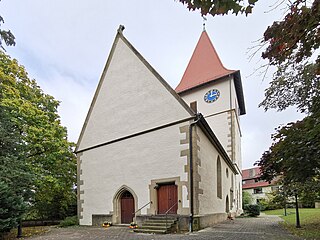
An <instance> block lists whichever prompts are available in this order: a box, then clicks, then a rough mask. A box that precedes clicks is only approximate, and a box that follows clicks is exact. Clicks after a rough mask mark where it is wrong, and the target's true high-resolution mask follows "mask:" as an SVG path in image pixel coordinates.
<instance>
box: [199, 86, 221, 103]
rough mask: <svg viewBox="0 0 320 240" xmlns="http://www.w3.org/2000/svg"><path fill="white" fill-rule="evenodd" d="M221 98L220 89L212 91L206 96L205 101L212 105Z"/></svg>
mask: <svg viewBox="0 0 320 240" xmlns="http://www.w3.org/2000/svg"><path fill="white" fill-rule="evenodd" d="M219 97H220V92H219V90H218V89H211V90H209V91H208V92H206V94H205V95H204V97H203V99H204V101H206V102H207V103H212V102H214V101H217V100H218V98H219Z"/></svg>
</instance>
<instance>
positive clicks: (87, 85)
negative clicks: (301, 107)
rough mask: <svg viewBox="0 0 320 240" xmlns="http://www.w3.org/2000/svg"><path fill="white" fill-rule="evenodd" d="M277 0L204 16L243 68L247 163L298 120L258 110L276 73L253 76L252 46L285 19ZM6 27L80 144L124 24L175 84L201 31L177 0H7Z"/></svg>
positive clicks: (234, 64)
mask: <svg viewBox="0 0 320 240" xmlns="http://www.w3.org/2000/svg"><path fill="white" fill-rule="evenodd" d="M274 2H276V0H272V1H263V0H261V1H259V2H258V4H257V6H256V8H255V9H254V12H253V14H252V15H250V16H248V17H245V16H231V15H230V16H223V17H214V18H213V17H209V16H208V17H207V21H206V31H207V33H208V35H209V37H210V38H211V41H212V42H213V45H214V46H215V48H216V50H217V52H218V54H219V56H220V58H221V60H222V62H223V64H224V66H225V67H227V68H228V69H239V70H240V71H241V76H242V83H243V89H244V96H245V101H246V109H247V114H246V115H244V116H242V117H241V125H242V135H243V137H242V158H243V168H249V167H251V166H252V165H253V163H254V162H255V161H256V160H258V159H259V158H260V157H261V154H262V153H263V152H264V151H265V150H267V149H268V148H269V146H270V144H271V140H270V135H271V134H272V133H273V132H274V129H275V128H276V127H277V126H278V125H279V124H285V123H287V122H289V121H295V120H297V119H298V118H301V116H300V115H298V114H297V112H296V110H295V109H289V110H286V111H284V112H281V113H278V112H275V111H268V112H266V113H265V112H264V111H263V109H261V108H258V104H259V103H260V102H261V101H262V99H263V94H264V89H265V88H266V87H267V86H268V82H269V81H270V79H271V76H272V75H271V74H272V72H271V71H269V73H268V74H267V78H266V79H264V81H262V76H259V75H258V74H253V73H254V71H255V69H257V68H259V66H261V65H262V64H264V63H265V62H263V61H262V60H261V59H260V54H257V56H256V57H255V58H254V59H253V60H251V61H249V60H248V58H249V54H247V51H248V49H249V48H250V47H253V46H255V45H257V42H256V41H257V40H259V39H261V37H262V36H263V32H264V30H265V29H266V28H267V26H268V25H271V24H272V22H273V21H275V20H279V19H280V18H281V17H282V16H283V12H282V11H283V10H281V9H277V10H271V9H272V7H270V6H272V4H273V3H274ZM0 14H1V15H2V17H3V18H4V20H5V24H4V25H3V28H5V29H10V30H11V31H12V32H13V33H14V35H15V37H16V46H15V47H7V53H8V54H9V55H11V56H12V57H13V58H16V59H18V61H19V63H20V64H21V65H24V66H25V67H26V69H27V71H28V73H29V76H30V77H31V78H35V79H36V80H37V82H38V84H39V85H40V87H41V88H42V89H43V90H44V91H45V93H48V94H50V95H52V96H54V97H55V98H56V99H57V100H59V101H61V104H60V107H59V113H60V116H61V120H62V124H63V125H64V126H66V127H67V129H68V134H69V139H70V140H71V141H74V142H76V141H77V139H78V137H79V134H80V131H81V128H82V125H83V122H84V119H85V117H86V114H87V111H88V108H89V105H90V103H91V99H92V97H93V94H94V91H95V88H96V86H97V84H98V81H99V78H100V75H101V73H102V70H103V67H104V65H105V62H106V59H107V57H108V55H109V51H110V48H111V45H112V42H113V40H114V37H115V34H116V30H117V29H118V26H119V24H123V25H125V27H126V29H125V30H124V35H125V37H126V38H127V39H128V40H129V41H130V42H131V43H132V44H133V45H134V46H135V47H136V49H137V50H138V51H139V52H140V53H141V54H142V55H143V56H144V57H145V59H146V60H147V61H148V62H149V63H150V64H151V65H152V66H153V67H154V68H155V69H156V70H157V71H158V72H159V73H160V75H162V77H163V78H164V79H165V80H166V81H167V82H168V83H169V84H170V85H171V86H172V87H173V88H175V87H176V86H177V84H178V83H179V81H180V79H181V77H182V75H183V73H184V70H185V68H186V66H187V64H188V62H189V59H190V57H191V55H192V52H193V50H194V48H195V46H196V43H197V41H198V39H199V37H200V34H201V32H202V23H203V19H202V18H201V16H200V14H199V12H189V11H188V10H187V8H186V7H185V6H183V5H182V4H181V3H180V2H178V1H174V0H117V1H115V0H113V1H111V0H90V1H89V0H68V1H66V0H54V1H52V0H51V1H50V0H23V1H21V0H20V1H19V0H2V1H1V3H0Z"/></svg>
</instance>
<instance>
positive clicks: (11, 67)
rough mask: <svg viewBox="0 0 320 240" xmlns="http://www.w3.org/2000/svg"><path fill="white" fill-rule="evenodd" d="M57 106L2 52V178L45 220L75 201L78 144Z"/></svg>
mask: <svg viewBox="0 0 320 240" xmlns="http://www.w3.org/2000/svg"><path fill="white" fill-rule="evenodd" d="M58 105H59V102H58V101H57V100H55V99H54V98H53V97H52V96H50V95H47V94H45V93H43V91H42V90H41V89H40V87H39V86H38V85H37V84H36V81H35V80H30V79H29V78H28V75H27V72H26V71H25V69H24V67H22V66H20V65H18V63H17V61H16V60H12V59H11V58H10V57H9V56H7V55H5V54H4V53H3V52H0V146H1V152H0V176H1V179H3V181H5V182H6V183H7V184H8V185H9V186H10V187H11V188H12V189H14V190H15V192H16V194H17V195H18V196H21V197H23V199H24V201H25V202H28V203H29V206H31V207H32V208H33V212H37V214H38V216H39V217H42V218H51V217H53V215H54V216H58V217H64V216H65V214H66V210H65V209H67V208H68V206H70V205H72V204H74V203H75V191H74V189H73V188H74V186H75V182H76V161H75V156H74V154H73V147H74V144H73V143H70V142H69V141H68V140H67V131H66V129H65V128H64V127H62V126H61V123H60V118H59V115H58V113H57V107H58ZM2 150H3V151H2ZM49 209H50V214H49Z"/></svg>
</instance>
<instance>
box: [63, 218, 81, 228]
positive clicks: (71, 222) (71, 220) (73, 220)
mask: <svg viewBox="0 0 320 240" xmlns="http://www.w3.org/2000/svg"><path fill="white" fill-rule="evenodd" d="M78 224H79V222H78V217H77V216H73V217H66V218H65V219H64V220H62V221H61V222H60V224H59V226H60V227H69V226H74V225H78Z"/></svg>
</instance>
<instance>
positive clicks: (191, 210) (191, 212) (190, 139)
mask: <svg viewBox="0 0 320 240" xmlns="http://www.w3.org/2000/svg"><path fill="white" fill-rule="evenodd" d="M199 120H200V118H199V115H196V120H195V121H194V122H192V123H191V124H190V126H189V151H190V152H189V154H190V157H189V158H190V162H189V167H190V168H189V176H190V217H189V232H193V224H192V223H193V212H194V209H193V151H192V147H193V145H192V127H193V126H194V125H195V124H196V123H197V122H198V121H199Z"/></svg>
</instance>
